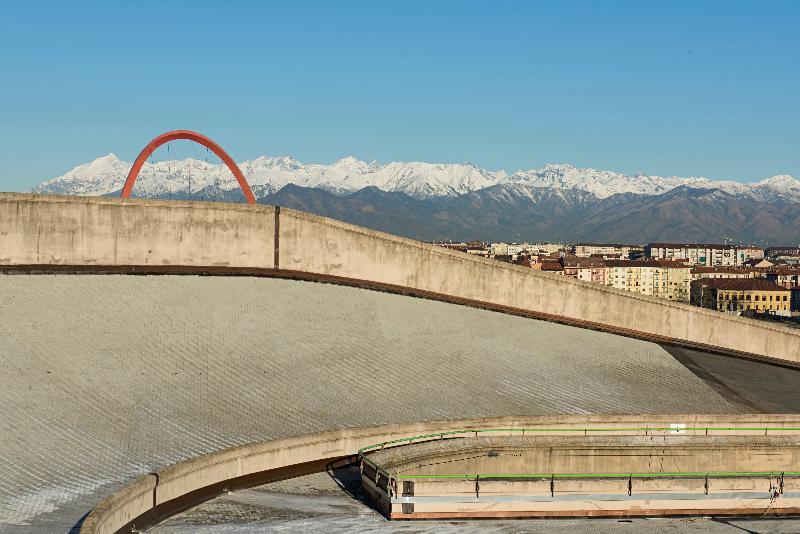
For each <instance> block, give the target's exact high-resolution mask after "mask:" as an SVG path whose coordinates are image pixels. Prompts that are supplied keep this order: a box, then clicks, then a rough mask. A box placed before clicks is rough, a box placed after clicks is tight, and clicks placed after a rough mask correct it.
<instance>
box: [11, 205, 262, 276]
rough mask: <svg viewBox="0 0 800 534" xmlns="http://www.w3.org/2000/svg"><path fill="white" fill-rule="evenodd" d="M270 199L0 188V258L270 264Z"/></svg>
mask: <svg viewBox="0 0 800 534" xmlns="http://www.w3.org/2000/svg"><path fill="white" fill-rule="evenodd" d="M274 213H275V211H274V208H272V207H271V206H247V205H242V204H222V203H210V202H205V203H198V202H179V201H157V200H147V201H141V200H124V201H123V200H119V199H113V198H97V197H64V196H44V195H42V196H40V195H30V194H9V193H2V194H0V265H20V264H22V265H81V266H83V265H112V266H116V265H183V266H219V267H223V266H224V267H228V266H236V267H272V261H273V257H274V241H273V239H274V227H275V215H274Z"/></svg>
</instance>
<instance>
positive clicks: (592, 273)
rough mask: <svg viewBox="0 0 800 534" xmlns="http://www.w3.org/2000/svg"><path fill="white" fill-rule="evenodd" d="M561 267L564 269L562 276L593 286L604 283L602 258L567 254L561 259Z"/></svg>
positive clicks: (603, 261)
mask: <svg viewBox="0 0 800 534" xmlns="http://www.w3.org/2000/svg"><path fill="white" fill-rule="evenodd" d="M561 265H562V266H563V267H564V276H569V277H572V278H577V279H578V280H583V281H584V282H592V283H595V284H603V285H605V283H606V264H605V260H603V259H602V258H597V257H588V258H586V257H579V256H574V255H572V254H569V255H564V256H563V257H562V258H561Z"/></svg>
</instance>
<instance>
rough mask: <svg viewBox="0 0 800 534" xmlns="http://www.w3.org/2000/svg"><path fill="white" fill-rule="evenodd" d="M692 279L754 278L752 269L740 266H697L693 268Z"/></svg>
mask: <svg viewBox="0 0 800 534" xmlns="http://www.w3.org/2000/svg"><path fill="white" fill-rule="evenodd" d="M691 275H692V281H694V280H697V279H698V278H753V277H754V271H753V270H752V269H743V268H739V267H703V266H695V267H692V270H691Z"/></svg>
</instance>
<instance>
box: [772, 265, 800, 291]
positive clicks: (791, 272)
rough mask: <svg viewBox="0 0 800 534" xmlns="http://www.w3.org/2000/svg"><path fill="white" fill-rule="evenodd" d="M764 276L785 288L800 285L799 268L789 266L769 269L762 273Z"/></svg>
mask: <svg viewBox="0 0 800 534" xmlns="http://www.w3.org/2000/svg"><path fill="white" fill-rule="evenodd" d="M764 278H766V279H767V280H769V281H770V282H773V283H775V284H778V285H779V286H781V287H785V288H786V289H793V288H796V287H800V269H792V268H789V267H784V268H779V269H771V270H769V271H767V272H766V273H764Z"/></svg>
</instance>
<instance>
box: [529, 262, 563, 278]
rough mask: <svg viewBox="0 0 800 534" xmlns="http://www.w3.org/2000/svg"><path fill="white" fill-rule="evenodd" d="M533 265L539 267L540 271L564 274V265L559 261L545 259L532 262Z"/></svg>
mask: <svg viewBox="0 0 800 534" xmlns="http://www.w3.org/2000/svg"><path fill="white" fill-rule="evenodd" d="M531 267H532V268H534V269H539V270H540V271H547V272H550V273H555V274H562V275H563V274H564V267H562V266H561V263H559V262H558V261H543V262H541V263H532V264H531Z"/></svg>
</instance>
